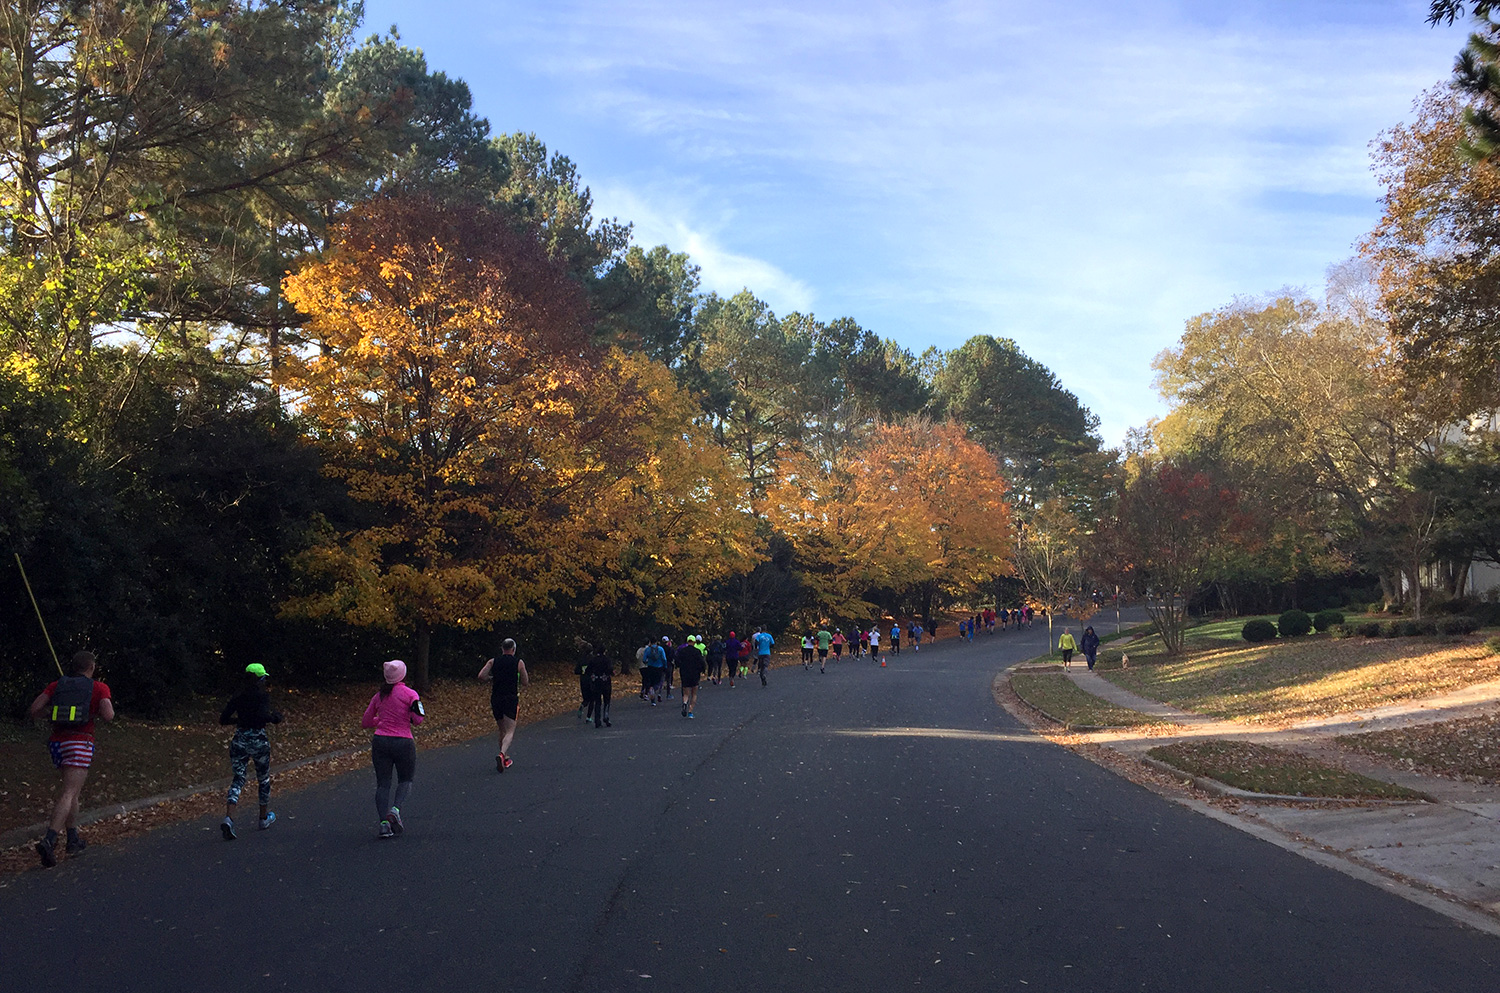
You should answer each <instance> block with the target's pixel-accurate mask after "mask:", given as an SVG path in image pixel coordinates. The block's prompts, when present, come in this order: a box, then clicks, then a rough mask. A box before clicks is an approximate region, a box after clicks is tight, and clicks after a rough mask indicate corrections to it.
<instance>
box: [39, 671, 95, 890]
mask: <svg viewBox="0 0 1500 993" xmlns="http://www.w3.org/2000/svg"><path fill="white" fill-rule="evenodd" d="M97 665H98V661H97V660H96V659H95V658H94V653H93V652H78V653H76V654H75V655H74V656H73V660H72V664H71V666H70V667H69V668H70V669H71V670H72V675H71V676H64V677H63V678H61V679H57V680H54V681H53V682H51V683H48V684H47V688H46V689H45V690H43V691H42V695H41V696H39V697H37V698H36V699H35V700H34V701H32V704H31V719H32V720H38V719H45V720H48V721H51V722H52V736H51V737H50V738H48V739H47V751H48V752H50V753H51V755H52V765H53V766H54V767H55V768H56V769H58V770H59V771H60V772H61V773H62V790H61V792H59V793H58V796H57V804H56V805H55V806H54V807H53V808H52V820H51V821H50V822H48V824H47V836H46V837H45V838H43V839H42V840H41V841H39V842H37V843H36V853H37V854H38V855H40V856H41V858H42V865H43V866H45V867H47V868H49V869H50V868H51V867H52V866H54V865H57V836H58V834H59V833H60V832H62V831H63V830H64V829H66V830H67V832H68V841H67V853H68V854H69V855H77V854H79V853H81V852H82V851H83V850H84V848H86V847H87V845H85V843H84V840H83V839H82V838H81V837H79V835H78V799H79V797H80V796H82V795H83V784H84V781H85V780H87V779H88V778H89V766H90V765H92V764H93V761H94V721H95V720H96V719H97V720H101V721H112V720H114V719H115V705H114V701H113V700H111V699H110V695H109V687H108V686H106V685H104V683H103V682H101V681H99V680H97V679H95V678H94V670H95V668H96V667H97ZM85 683H87V684H89V685H88V686H85V685H84V684H85ZM59 687H61V690H59ZM75 695H76V696H77V703H76V704H72V705H69V701H70V700H72V699H73V697H74V696H75ZM54 698H55V699H56V700H57V704H58V705H57V706H56V707H53V706H52V703H53V700H54ZM84 701H87V702H86V703H85V702H84Z"/></svg>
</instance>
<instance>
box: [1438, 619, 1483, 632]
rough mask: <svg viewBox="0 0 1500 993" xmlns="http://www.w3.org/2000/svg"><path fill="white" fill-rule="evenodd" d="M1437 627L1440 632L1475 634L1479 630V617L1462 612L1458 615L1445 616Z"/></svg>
mask: <svg viewBox="0 0 1500 993" xmlns="http://www.w3.org/2000/svg"><path fill="white" fill-rule="evenodd" d="M1437 629H1438V634H1473V633H1474V632H1475V631H1478V630H1479V618H1477V617H1467V616H1464V615H1462V614H1460V615H1458V616H1457V617H1444V618H1441V619H1440V620H1439V621H1438V622H1437Z"/></svg>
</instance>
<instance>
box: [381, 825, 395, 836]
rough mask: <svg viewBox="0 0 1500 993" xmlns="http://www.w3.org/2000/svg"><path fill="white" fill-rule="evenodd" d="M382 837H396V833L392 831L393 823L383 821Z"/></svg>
mask: <svg viewBox="0 0 1500 993" xmlns="http://www.w3.org/2000/svg"><path fill="white" fill-rule="evenodd" d="M380 836H381V837H382V838H394V837H396V832H395V831H393V830H392V829H391V822H390V821H381V822H380Z"/></svg>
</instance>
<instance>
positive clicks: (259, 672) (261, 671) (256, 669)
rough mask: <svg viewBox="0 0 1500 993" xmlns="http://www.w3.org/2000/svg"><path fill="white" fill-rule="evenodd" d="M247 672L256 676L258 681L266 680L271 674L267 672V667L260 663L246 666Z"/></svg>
mask: <svg viewBox="0 0 1500 993" xmlns="http://www.w3.org/2000/svg"><path fill="white" fill-rule="evenodd" d="M245 672H247V673H249V674H250V675H252V676H254V677H255V678H256V679H265V678H266V676H268V675H270V673H268V672H266V667H265V666H263V665H261V664H260V663H259V662H251V663H250V664H249V665H247V666H245Z"/></svg>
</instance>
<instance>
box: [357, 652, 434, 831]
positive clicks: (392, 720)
mask: <svg viewBox="0 0 1500 993" xmlns="http://www.w3.org/2000/svg"><path fill="white" fill-rule="evenodd" d="M382 670H383V673H384V675H385V683H384V684H383V685H382V686H381V687H380V690H379V692H377V693H376V694H375V695H374V696H372V697H371V698H370V705H369V706H368V707H366V708H365V716H364V717H362V718H361V719H360V722H359V723H360V725H361V726H362V727H367V728H374V729H375V736H374V737H373V738H371V739H370V764H371V765H373V766H374V767H375V814H376V816H377V817H379V818H380V837H382V838H394V837H396V836H398V835H400V834H401V833H402V832H403V831H405V830H406V824H405V822H404V821H402V820H401V807H402V805H403V804H404V803H406V798H407V796H408V795H410V793H411V783H412V780H413V779H415V778H416V775H417V742H416V740H415V739H414V738H413V737H412V733H411V729H412V728H413V727H414V726H416V725H418V724H421V723H422V722H423V721H424V720H426V719H427V711H425V710H423V709H422V698H421V697H420V696H418V695H417V691H416V690H414V689H412V688H411V687H410V686H407V685H406V663H405V662H402V661H401V660H400V659H391V660H390V661H389V662H387V663H386V664H385V665H384V666H383V667H382ZM392 772H395V774H396V796H395V799H392V798H391V773H392Z"/></svg>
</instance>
